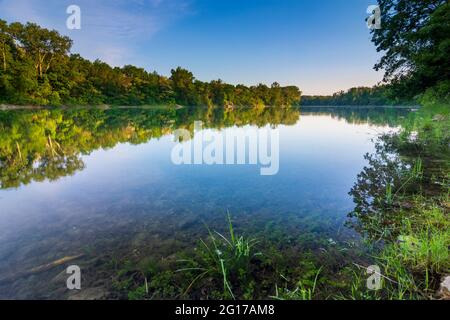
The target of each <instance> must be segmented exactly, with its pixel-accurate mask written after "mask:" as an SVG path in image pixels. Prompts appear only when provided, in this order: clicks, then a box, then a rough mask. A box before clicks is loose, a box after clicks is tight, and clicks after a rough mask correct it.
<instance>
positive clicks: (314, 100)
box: [301, 86, 412, 106]
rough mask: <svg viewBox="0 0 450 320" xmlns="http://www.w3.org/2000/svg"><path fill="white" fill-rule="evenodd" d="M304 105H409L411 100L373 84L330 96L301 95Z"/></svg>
mask: <svg viewBox="0 0 450 320" xmlns="http://www.w3.org/2000/svg"><path fill="white" fill-rule="evenodd" d="M301 104H302V105H304V106H390V105H408V104H409V105H411V104H412V102H411V101H405V100H399V99H395V98H392V97H390V96H389V88H388V87H386V86H375V87H372V88H367V87H358V88H351V89H349V90H347V91H340V92H337V93H335V94H333V95H332V96H303V97H302V102H301Z"/></svg>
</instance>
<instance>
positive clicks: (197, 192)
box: [0, 108, 407, 298]
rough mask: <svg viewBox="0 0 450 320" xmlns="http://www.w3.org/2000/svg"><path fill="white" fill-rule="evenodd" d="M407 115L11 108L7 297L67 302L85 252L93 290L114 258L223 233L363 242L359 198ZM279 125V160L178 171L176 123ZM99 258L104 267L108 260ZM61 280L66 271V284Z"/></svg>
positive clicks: (5, 117) (165, 251) (170, 249)
mask: <svg viewBox="0 0 450 320" xmlns="http://www.w3.org/2000/svg"><path fill="white" fill-rule="evenodd" d="M406 113H407V111H396V110H392V109H339V108H335V109H333V108H329V109H303V110H302V112H301V113H300V112H298V111H297V110H285V111H276V110H269V111H258V112H256V111H249V110H235V111H230V110H228V111H227V110H207V109H204V110H197V109H195V110H194V109H189V110H187V109H181V110H173V109H161V110H150V109H148V110H141V109H130V110H72V111H62V110H53V111H48V110H40V111H7V112H6V111H3V113H2V114H1V115H0V138H1V142H0V164H1V177H0V179H1V187H2V188H1V189H0V298H15V297H23V298H54V297H66V295H67V294H68V293H67V291H66V290H65V280H64V278H63V277H62V275H64V266H67V265H68V263H66V264H63V265H61V266H56V267H55V268H50V267H49V268H44V269H45V270H42V272H34V271H36V269H35V270H34V271H32V270H33V268H39V267H40V266H43V265H46V264H49V263H51V262H53V261H56V260H58V259H61V258H64V257H73V256H78V255H82V257H80V258H79V259H77V260H75V261H74V262H73V263H72V264H79V265H81V266H84V267H85V268H87V270H89V272H88V274H87V275H86V279H88V280H87V281H88V284H87V286H88V287H96V288H101V287H102V286H106V285H105V283H106V282H107V281H108V279H109V278H110V274H108V273H109V272H112V271H109V270H108V269H107V268H106V267H104V266H105V265H107V263H108V262H109V261H111V260H112V259H119V258H122V257H125V256H126V257H130V259H131V258H135V259H141V258H142V259H143V258H146V257H153V258H155V259H166V258H170V257H172V256H174V255H175V254H176V253H177V252H178V251H179V250H181V249H183V248H186V247H192V246H194V245H195V244H196V241H197V240H198V239H199V238H201V237H204V236H205V235H206V233H207V231H206V227H205V225H207V226H209V227H210V228H213V229H217V230H223V229H224V228H225V227H226V224H225V216H226V212H227V211H229V212H230V214H231V215H232V217H233V220H234V222H235V224H236V228H237V229H238V231H239V232H240V233H245V234H252V235H255V236H259V237H263V238H265V239H267V240H268V241H270V239H271V237H272V236H273V237H274V238H275V236H274V235H275V234H276V235H279V234H283V235H287V236H285V237H283V238H282V239H286V240H285V241H286V244H285V245H286V246H289V243H290V242H291V241H293V242H295V241H298V240H299V239H301V240H302V241H303V242H302V243H303V244H304V246H310V247H314V246H315V245H320V243H321V242H323V241H335V242H337V243H339V242H344V241H349V239H356V237H357V235H355V234H353V232H352V231H351V230H348V229H347V228H346V227H345V226H344V223H345V221H346V219H347V214H348V213H349V212H350V211H351V210H352V209H353V202H352V199H351V197H350V196H349V195H348V192H349V190H350V189H351V187H352V186H353V184H354V182H355V179H356V176H357V174H358V173H359V172H360V171H361V170H362V168H363V167H364V165H365V160H364V154H366V153H367V152H371V151H373V149H374V144H373V141H372V139H373V138H374V137H376V136H377V135H379V134H381V133H383V132H386V131H391V130H394V128H395V125H396V122H397V121H398V120H399V119H400V118H401V117H403V116H404V115H405V114H406ZM195 120H202V121H203V122H204V123H205V126H206V127H207V128H208V130H213V131H214V132H221V133H226V132H227V131H228V130H235V128H236V127H241V128H257V127H259V128H267V130H279V138H280V140H279V141H280V153H279V159H280V165H279V172H278V174H277V175H273V176H261V175H260V167H259V166H254V165H234V166H217V165H216V166H207V165H201V166H190V165H181V166H176V165H174V164H173V163H172V161H171V150H172V149H173V147H174V146H175V145H176V143H175V142H174V137H173V132H174V131H173V130H175V129H179V128H185V129H188V130H191V131H192V128H193V125H194V121H195ZM95 266H98V267H95ZM61 279H62V280H61Z"/></svg>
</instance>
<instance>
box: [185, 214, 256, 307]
mask: <svg viewBox="0 0 450 320" xmlns="http://www.w3.org/2000/svg"><path fill="white" fill-rule="evenodd" d="M227 223H228V232H229V235H228V236H229V237H228V238H227V237H225V236H224V235H222V234H221V233H219V232H217V231H215V232H212V231H211V230H209V229H208V232H209V237H208V239H207V240H206V241H204V240H200V247H199V250H198V253H197V256H196V257H195V258H194V259H184V260H180V262H182V263H184V264H186V265H187V267H186V268H182V269H179V270H177V272H186V271H189V272H191V271H194V272H197V273H198V274H197V275H196V276H195V278H194V279H193V281H192V282H191V283H190V285H189V286H188V288H187V289H186V293H187V292H189V290H191V289H192V288H193V286H194V285H195V284H196V283H197V282H199V281H201V280H204V279H206V278H210V279H212V280H213V281H214V280H215V281H216V282H217V281H218V279H220V282H221V285H222V289H223V290H222V293H221V295H220V296H221V298H223V299H236V295H235V293H234V288H238V287H239V288H240V290H242V287H243V286H245V285H248V282H249V281H250V280H249V272H250V269H251V268H250V264H251V260H252V259H253V258H255V257H257V256H258V255H260V253H258V252H256V250H255V246H256V244H257V241H256V239H249V238H246V237H244V236H237V235H236V234H235V232H234V228H233V223H232V221H231V216H230V214H228V216H227Z"/></svg>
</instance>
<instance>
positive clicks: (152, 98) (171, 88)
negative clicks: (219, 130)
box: [0, 20, 301, 107]
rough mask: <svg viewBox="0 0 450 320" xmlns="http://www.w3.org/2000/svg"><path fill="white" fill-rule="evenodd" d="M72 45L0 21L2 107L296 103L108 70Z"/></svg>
mask: <svg viewBox="0 0 450 320" xmlns="http://www.w3.org/2000/svg"><path fill="white" fill-rule="evenodd" d="M71 46H72V41H71V40H70V39H69V38H68V37H65V36H62V35H60V34H59V33H58V32H57V31H54V30H47V29H45V28H41V27H39V26H38V25H36V24H34V23H27V24H21V23H18V22H15V23H11V24H8V23H7V22H6V21H3V20H0V61H1V64H0V103H10V104H32V105H55V106H58V105H62V104H66V105H103V104H108V105H163V104H164V105H175V104H179V105H185V106H186V105H189V106H210V105H216V106H227V107H238V106H249V107H258V106H277V107H287V106H291V105H292V104H294V103H298V101H299V100H300V96H301V92H300V90H299V88H297V87H293V86H291V87H282V86H280V85H279V84H278V83H274V84H273V85H272V86H270V87H269V86H266V85H263V84H260V85H257V86H251V87H247V86H244V85H237V86H235V85H231V84H226V83H224V82H223V81H221V80H216V81H211V82H209V83H208V82H202V81H199V80H197V79H195V77H194V75H193V74H192V72H190V71H188V70H185V69H183V68H181V67H178V68H176V69H174V70H172V71H171V76H170V77H164V76H162V75H159V74H157V73H156V72H147V71H146V70H144V69H142V68H138V67H135V66H130V65H126V66H124V67H121V68H119V67H115V68H113V67H111V66H109V65H108V64H106V63H104V62H102V61H99V60H96V61H94V62H91V61H89V60H86V59H84V58H82V57H81V56H80V55H77V54H71V53H70V49H71Z"/></svg>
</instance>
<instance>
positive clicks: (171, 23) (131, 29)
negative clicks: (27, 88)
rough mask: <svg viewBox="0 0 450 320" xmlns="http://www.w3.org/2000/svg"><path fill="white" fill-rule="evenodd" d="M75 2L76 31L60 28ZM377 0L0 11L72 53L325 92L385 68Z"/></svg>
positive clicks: (110, 4)
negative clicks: (372, 15) (370, 11)
mask: <svg viewBox="0 0 450 320" xmlns="http://www.w3.org/2000/svg"><path fill="white" fill-rule="evenodd" d="M71 4H76V5H78V6H80V8H81V14H82V16H81V17H82V24H81V26H82V28H81V30H68V29H67V28H66V26H65V23H66V19H67V17H68V14H67V13H66V8H67V7H68V6H69V5H71ZM371 4H376V0H240V1H238V0H96V1H92V0H0V18H1V19H5V20H7V21H10V22H12V21H21V22H26V21H33V22H36V23H38V24H40V25H42V26H45V27H48V28H54V29H57V30H58V31H60V32H61V33H62V34H65V35H68V36H70V37H71V38H72V39H74V46H73V50H72V51H73V52H78V53H80V54H81V55H82V56H84V57H86V58H89V59H91V60H94V59H97V58H99V59H101V60H104V61H106V62H108V63H110V64H112V65H116V66H122V65H124V64H133V65H137V66H141V67H144V68H146V69H147V70H149V71H153V70H155V71H157V72H158V73H161V74H164V75H169V74H170V70H171V69H172V68H174V67H176V66H182V67H184V68H187V69H189V70H191V71H192V72H193V73H194V75H195V76H196V77H197V78H198V79H200V80H203V81H210V80H213V79H219V78H220V79H222V80H224V81H226V82H229V83H234V84H238V83H243V84H246V85H252V84H257V83H266V84H271V83H272V82H274V81H278V82H279V83H281V84H282V85H297V86H299V87H300V88H301V90H302V91H303V92H304V94H330V93H333V92H336V91H338V90H343V89H348V88H350V87H352V86H358V85H374V84H376V83H377V82H378V81H380V80H381V78H382V74H381V73H379V72H378V73H377V72H375V71H373V69H372V67H373V65H374V64H375V62H376V61H377V59H378V58H379V54H378V53H377V52H376V50H375V47H374V46H373V44H372V43H371V42H370V33H369V30H368V29H367V27H366V25H365V21H364V19H365V17H366V16H367V14H366V9H367V7H368V6H369V5H371Z"/></svg>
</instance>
